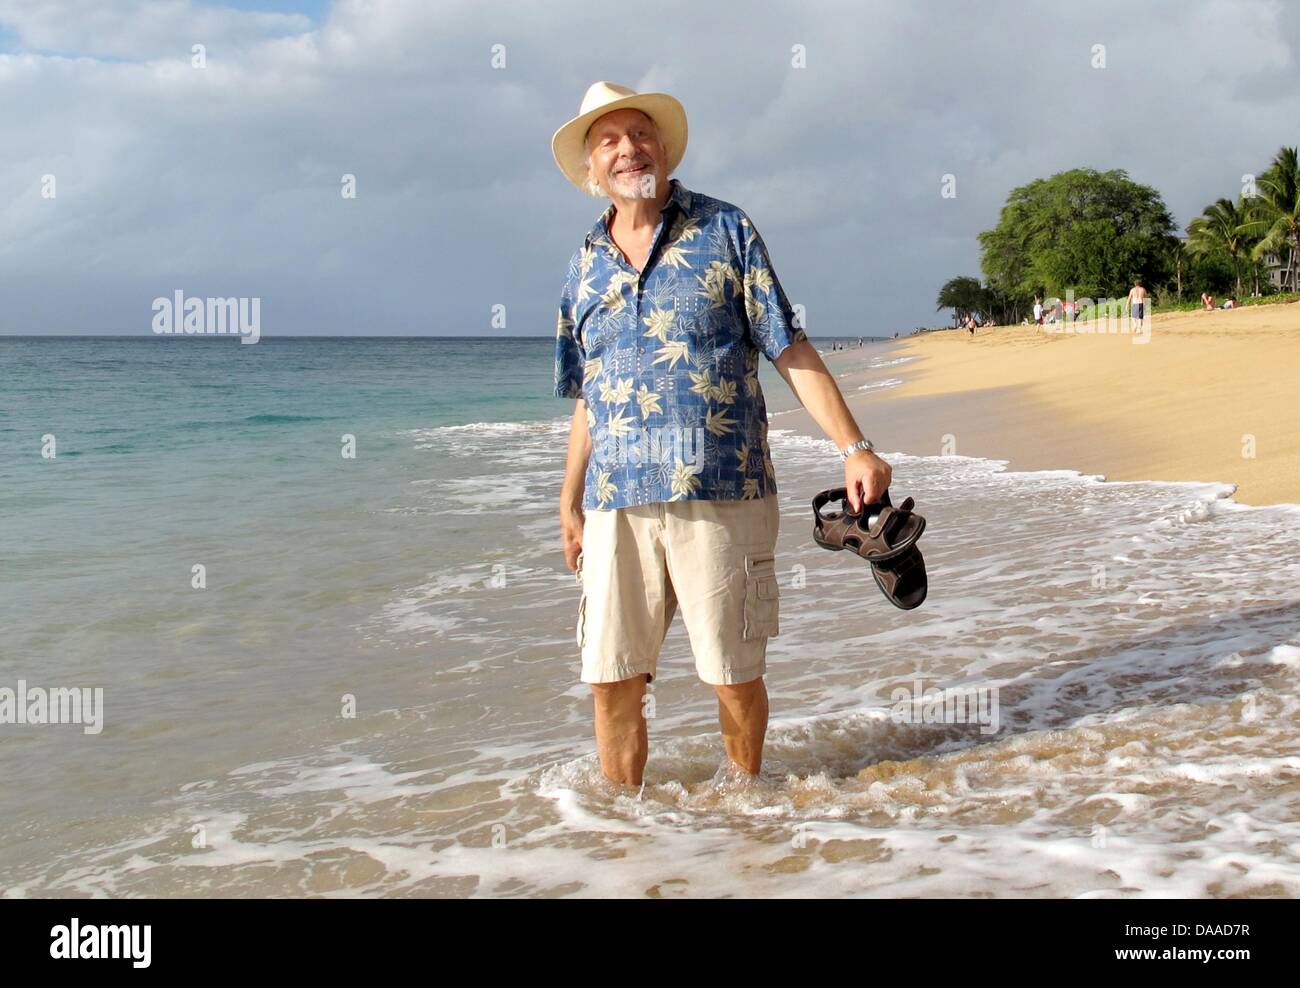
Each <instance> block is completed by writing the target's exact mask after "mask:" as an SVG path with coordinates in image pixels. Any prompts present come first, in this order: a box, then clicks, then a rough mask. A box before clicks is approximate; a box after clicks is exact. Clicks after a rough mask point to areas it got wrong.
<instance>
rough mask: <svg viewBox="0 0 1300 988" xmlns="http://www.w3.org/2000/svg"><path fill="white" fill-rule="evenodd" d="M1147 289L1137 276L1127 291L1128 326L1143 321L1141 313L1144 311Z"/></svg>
mask: <svg viewBox="0 0 1300 988" xmlns="http://www.w3.org/2000/svg"><path fill="white" fill-rule="evenodd" d="M1146 302H1147V290H1146V286H1145V285H1143V284H1142V279H1141V278H1137V279H1135V280H1134V282H1133V287H1132V288H1130V289H1129V292H1128V305H1129V310H1128V318H1129V326H1130V327H1132V326H1133V324H1135V323H1141V322H1142V321H1143V318H1142V317H1143V314H1144V313H1145V312H1146Z"/></svg>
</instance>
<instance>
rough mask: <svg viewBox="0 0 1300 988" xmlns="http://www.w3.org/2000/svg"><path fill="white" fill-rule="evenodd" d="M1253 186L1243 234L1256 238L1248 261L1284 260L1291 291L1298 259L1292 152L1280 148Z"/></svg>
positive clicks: (1297, 166)
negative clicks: (1255, 192)
mask: <svg viewBox="0 0 1300 988" xmlns="http://www.w3.org/2000/svg"><path fill="white" fill-rule="evenodd" d="M1255 184H1256V188H1257V190H1258V193H1259V194H1258V195H1256V196H1254V197H1252V198H1251V200H1250V205H1249V206H1248V207H1247V210H1246V212H1247V218H1246V222H1245V224H1244V228H1245V230H1246V231H1247V232H1248V233H1249V234H1250V235H1252V236H1254V237H1257V238H1258V242H1257V243H1256V244H1255V246H1254V249H1253V250H1252V251H1251V258H1252V259H1253V260H1259V259H1261V258H1262V257H1263V256H1264V255H1265V254H1277V255H1278V256H1279V257H1282V258H1285V260H1286V270H1287V281H1288V282H1289V283H1290V289H1291V291H1295V290H1296V271H1297V259H1298V258H1300V163H1298V162H1297V155H1296V149H1295V148H1293V147H1290V148H1289V147H1283V148H1280V149H1279V150H1278V152H1277V154H1276V155H1275V156H1274V158H1273V164H1272V165H1270V166H1269V168H1268V171H1266V172H1265V173H1264V174H1263V175H1261V176H1260V177H1259V180H1258V181H1257V182H1256V183H1255Z"/></svg>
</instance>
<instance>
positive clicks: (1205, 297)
mask: <svg viewBox="0 0 1300 988" xmlns="http://www.w3.org/2000/svg"><path fill="white" fill-rule="evenodd" d="M1201 308H1203V309H1207V310H1210V309H1213V308H1214V296H1213V295H1211V294H1210V293H1209V292H1201Z"/></svg>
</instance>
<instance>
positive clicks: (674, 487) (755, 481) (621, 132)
mask: <svg viewBox="0 0 1300 988" xmlns="http://www.w3.org/2000/svg"><path fill="white" fill-rule="evenodd" d="M685 146H686V116H685V111H684V110H683V109H682V107H681V104H680V103H678V102H677V100H675V99H673V97H671V96H668V95H667V94H664V93H645V94H638V93H634V92H633V91H632V90H630V89H627V88H625V87H623V86H618V85H615V84H613V83H608V82H598V83H595V84H593V85H592V86H591V87H590V88H589V89H588V90H587V94H586V96H585V97H584V99H583V101H582V109H581V111H580V113H579V115H578V116H577V117H574V118H573V119H572V120H570V121H569V122H568V123H566V124H565V125H564V126H563V127H561V128H560V129H559V130H558V131H556V133H555V136H554V138H553V139H552V152H553V154H554V156H555V160H556V163H557V164H558V165H559V166H560V170H561V171H562V172H563V173H564V174H565V176H566V177H567V178H568V179H569V181H570V182H572V183H573V184H574V185H575V186H577V187H578V188H579V189H581V190H583V191H584V192H588V193H589V194H592V195H596V194H599V195H603V196H608V197H609V199H610V200H612V201H611V203H610V205H609V207H608V208H607V209H606V210H605V212H604V214H603V215H602V216H601V217H600V218H599V219H598V220H597V221H596V223H595V225H594V226H593V227H592V228H591V230H590V232H588V233H587V235H586V238H585V240H584V241H583V243H582V245H581V246H580V247H579V248H578V250H577V252H576V253H575V254H574V255H573V257H572V258H571V260H570V262H569V275H568V278H567V280H566V282H565V287H564V291H563V294H562V295H561V301H560V306H559V312H558V318H557V328H556V357H555V394H556V396H557V397H565V398H573V399H576V401H575V403H574V410H573V418H572V425H571V428H570V432H569V441H568V456H567V461H566V463H565V468H564V481H563V484H562V489H561V493H560V504H559V514H560V529H561V538H562V541H563V547H564V560H565V563H566V565H567V566H568V567H569V569H571V570H575V571H576V574H577V577H578V580H579V581H580V584H581V587H582V595H581V599H580V600H579V604H578V617H577V642H578V646H579V648H580V649H581V655H582V672H581V681H582V682H584V683H588V684H590V686H591V691H592V694H593V695H594V698H595V733H596V747H597V751H598V752H599V755H600V765H601V770H602V772H603V773H604V775H605V777H606V778H608V779H609V780H611V781H613V782H616V783H623V784H628V785H640V784H641V782H642V773H643V771H644V768H645V763H646V758H647V755H648V742H647V731H646V721H645V715H644V709H645V708H644V704H643V701H644V698H645V694H646V685H647V683H649V682H651V681H652V680H653V678H654V675H655V673H656V666H657V661H658V656H659V650H660V646H661V645H662V643H663V639H664V636H665V635H666V633H667V631H668V627H669V625H670V624H671V623H672V620H673V616H674V614H675V613H676V611H677V609H678V608H679V607H680V609H681V611H682V617H683V619H684V621H685V623H686V630H687V633H688V634H689V636H690V643H691V650H692V652H693V653H694V656H695V666H696V671H697V673H698V675H699V678H700V679H701V681H703V682H704V683H706V684H708V685H710V686H712V687H713V689H714V690H715V691H716V693H717V698H718V719H719V722H720V724H721V728H722V739H723V743H724V746H725V748H726V753H727V756H726V760H725V761H724V763H723V765H722V766H721V767H720V769H719V775H720V776H722V777H749V776H754V775H757V774H758V772H759V769H760V766H761V763H762V755H763V741H764V737H765V735H766V732H767V715H768V703H767V690H766V687H765V685H764V682H763V676H764V674H765V672H766V668H767V667H766V651H767V641H768V638H769V637H772V636H774V635H776V634H778V633H779V626H778V613H777V612H778V596H779V592H778V585H777V570H776V555H775V549H776V537H777V528H778V525H779V521H780V509H779V506H778V500H777V489H776V474H775V471H774V470H773V467H772V459H771V452H770V450H769V448H768V442H767V426H768V423H767V411H766V405H765V403H764V400H763V391H762V388H761V387H760V386H759V381H758V367H759V358H760V355H761V356H762V357H765V358H766V359H768V360H770V361H772V362H773V364H775V366H776V369H777V370H778V372H779V373H780V374H781V376H782V378H784V380H785V382H786V383H787V384H788V385H789V386H790V389H791V390H792V391H793V392H794V393H795V395H796V396H797V397H798V399H799V401H800V402H801V403H802V404H803V406H804V407H805V408H806V409H807V410H808V412H809V413H810V414H811V415H812V417H813V419H814V420H815V421H816V422H817V424H818V425H819V426H820V427H821V428H822V430H823V431H824V432H825V433H826V435H827V436H829V437H830V438H831V439H832V440H833V441H834V444H835V447H836V448H837V449H838V450H839V451H840V459H841V463H842V469H843V483H844V486H845V487H846V488H847V489H848V495H849V501H850V504H851V505H852V506H853V507H854V509H855V510H856V509H857V508H859V507H860V506H861V505H862V504H863V503H864V502H865V503H870V502H872V501H875V500H877V499H878V498H879V496H880V495H881V494H883V493H884V491H885V490H886V489H887V488H888V487H889V482H890V477H891V473H892V471H891V469H890V467H889V464H887V463H886V462H885V461H884V460H882V459H881V458H880V457H878V456H877V455H876V454H875V453H874V451H873V450H872V448H871V444H870V443H869V442H868V441H867V440H866V439H865V438H863V435H862V432H861V430H860V429H859V428H858V425H857V423H856V422H855V421H854V419H853V415H852V414H851V413H850V412H849V409H848V406H847V405H846V404H845V402H844V397H843V395H842V394H841V393H840V390H839V386H838V385H837V384H836V382H835V378H834V376H833V375H832V374H831V373H830V371H828V370H827V369H826V365H825V364H824V363H823V362H822V359H821V357H820V355H819V354H818V353H817V350H816V348H815V347H814V346H813V345H812V343H811V342H810V341H809V339H808V337H807V334H806V333H805V332H804V331H803V329H802V328H801V327H800V326H799V324H798V320H797V318H796V316H795V312H794V309H793V307H792V306H791V305H790V302H789V299H788V298H787V297H786V294H785V292H784V290H783V289H782V288H781V284H780V282H779V281H778V280H777V278H776V273H775V272H774V271H773V270H772V266H771V260H770V258H769V257H768V255H767V248H766V245H765V244H764V242H763V238H762V237H761V236H760V235H759V232H758V230H757V229H755V226H754V224H753V222H752V221H751V220H750V219H749V217H748V215H746V213H745V212H744V211H743V210H741V209H739V208H738V207H736V206H733V205H731V204H730V203H727V202H724V201H722V200H719V199H714V198H712V197H710V196H707V195H703V194H701V193H699V192H693V191H691V190H690V189H688V188H687V187H686V186H685V185H683V184H682V182H681V181H680V180H679V179H673V180H671V181H669V175H670V174H671V173H672V172H673V170H674V169H675V168H676V167H677V164H678V162H680V161H681V158H682V155H683V153H684V152H685ZM669 447H671V449H669ZM634 450H636V451H637V452H633V451H634ZM832 462H833V461H832ZM836 468H837V469H839V468H840V464H837V465H836Z"/></svg>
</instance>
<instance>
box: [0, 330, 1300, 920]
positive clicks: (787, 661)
mask: <svg viewBox="0 0 1300 988" xmlns="http://www.w3.org/2000/svg"><path fill="white" fill-rule="evenodd" d="M817 342H818V345H819V346H824V347H826V348H827V349H828V348H829V340H825V341H823V340H820V339H819V340H818V341H817ZM553 349H554V343H553V340H551V339H549V338H540V337H537V338H494V339H481V338H476V339H470V338H451V337H444V338H426V339H413V338H404V339H370V338H368V339H360V338H346V339H336V338H312V339H305V338H296V339H295V338H274V337H263V338H262V340H261V342H259V343H258V344H257V345H256V346H241V345H240V344H239V341H238V339H235V338H196V337H178V338H170V339H169V338H160V337H149V338H108V337H98V338H90V337H64V338H43V339H34V338H29V337H17V338H15V337H0V452H2V453H3V455H2V456H0V629H3V630H2V631H0V689H4V688H10V689H15V690H16V689H17V688H18V684H19V681H22V682H23V683H25V684H26V688H27V689H28V690H30V689H32V688H33V687H38V688H47V689H54V688H61V687H62V688H90V689H94V688H102V690H103V694H102V695H103V709H102V714H103V720H102V730H100V731H99V732H98V733H87V732H86V731H85V730H83V727H82V726H80V725H77V724H33V723H26V724H18V723H0V819H2V820H3V822H2V823H0V894H4V895H6V896H16V897H21V896H105V895H111V896H250V897H266V896H302V895H318V896H483V897H515V896H564V895H582V896H589V895H595V896H637V897H640V896H649V897H667V896H691V897H693V896H701V897H702V896H764V897H767V896H778V897H779V896H878V897H894V896H972V897H973V896H1061V895H1066V896H1083V897H1089V896H1101V897H1111V896H1114V897H1121V896H1153V895H1159V896H1166V895H1168V896H1192V897H1196V896H1235V895H1242V896H1282V895H1286V896H1295V895H1298V894H1300V853H1297V851H1296V848H1297V847H1300V750H1298V749H1297V744H1296V725H1297V716H1298V714H1300V690H1298V689H1297V687H1298V686H1300V638H1298V637H1297V631H1298V629H1300V603H1298V602H1297V594H1296V588H1297V587H1298V586H1300V526H1297V524H1296V522H1297V517H1298V514H1300V508H1297V507H1296V506H1288V505H1282V506H1272V507H1262V508H1251V507H1245V506H1242V505H1238V504H1236V503H1235V502H1234V501H1232V500H1231V499H1230V497H1229V496H1228V495H1230V493H1231V488H1230V487H1228V486H1227V485H1224V484H1210V483H1204V484H1197V483H1185V484H1170V483H1148V482H1134V483H1104V482H1101V481H1100V480H1099V479H1098V478H1095V477H1088V476H1083V475H1080V474H1078V473H1074V472H1072V471H1038V472H1014V471H1009V470H1007V469H1006V465H1005V464H1004V463H1002V462H1001V461H992V460H986V459H980V458H972V457H959V456H922V455H912V454H909V453H908V452H906V451H890V450H887V449H882V450H881V452H882V455H884V456H885V457H886V459H888V460H889V461H890V463H891V464H892V465H893V467H894V477H895V480H894V488H895V491H900V490H901V491H902V492H903V493H905V494H911V495H913V496H914V497H915V498H916V500H917V502H918V510H922V511H923V513H924V514H925V515H926V517H927V519H928V520H929V527H928V528H927V532H926V535H925V537H924V539H923V540H922V543H921V547H922V549H923V551H924V553H925V557H926V563H927V568H928V571H929V576H930V588H931V589H930V597H929V599H928V600H927V601H926V603H925V604H924V605H922V607H921V608H920V609H918V610H917V611H912V612H901V611H897V610H895V609H894V608H892V607H890V606H889V605H888V604H887V603H886V602H885V601H884V599H883V598H882V597H881V596H880V594H879V592H878V591H877V590H876V588H875V586H874V584H873V583H872V581H871V579H870V575H869V573H868V572H867V569H866V565H865V564H864V563H863V562H862V561H861V560H858V559H856V558H853V557H850V556H849V554H847V553H828V552H825V551H824V550H822V549H820V548H818V547H817V546H816V545H815V544H814V543H813V541H812V537H811V511H810V507H809V504H810V501H811V499H812V496H813V494H815V493H816V492H817V491H818V490H820V489H822V488H824V487H830V486H836V485H837V483H838V482H839V461H838V458H837V457H836V456H835V453H834V451H833V449H832V447H831V445H830V444H829V442H827V441H825V440H822V439H817V438H812V437H808V436H802V435H799V434H797V433H795V432H793V431H792V430H789V429H784V428H783V427H782V415H783V413H784V412H785V411H786V410H788V409H790V408H794V407H797V402H795V401H794V399H793V396H792V395H791V394H790V393H789V390H788V389H787V388H786V387H785V385H784V382H782V381H781V379H780V378H779V376H778V375H777V374H776V372H775V369H774V368H773V367H772V366H771V364H770V363H768V362H766V361H764V362H763V363H762V367H761V372H760V380H761V381H762V384H763V388H764V391H765V393H766V395H767V398H768V407H769V410H770V411H771V413H772V416H771V432H770V441H771V445H772V450H773V459H774V462H775V465H776V474H777V483H778V487H779V491H780V498H781V505H782V523H781V535H780V539H779V542H778V549H777V569H778V573H779V575H780V584H781V634H780V635H779V636H778V637H776V638H773V639H772V640H771V642H770V644H769V649H768V677H767V681H768V691H769V694H770V697H771V725H770V728H769V732H768V742H767V748H766V752H765V760H764V769H763V774H762V777H761V778H760V779H759V780H758V781H757V782H755V783H751V784H747V785H723V786H718V785H715V784H714V775H715V772H716V771H717V769H718V766H719V764H720V762H721V761H722V759H723V751H722V746H721V740H720V737H719V734H718V725H717V719H716V718H717V701H716V697H715V695H714V693H713V691H712V689H710V688H708V687H706V686H704V685H703V684H701V683H699V681H698V680H697V679H696V678H695V673H694V668H693V664H692V661H691V656H690V649H689V642H688V640H687V637H686V633H685V628H684V626H683V625H682V622H681V619H680V617H679V618H678V619H677V620H676V622H675V623H674V625H673V628H672V630H671V631H670V632H669V635H668V638H667V640H666V641H665V643H664V649H663V653H662V655H661V658H660V665H659V675H658V677H657V679H656V682H655V683H654V685H653V687H652V689H653V691H654V694H655V698H656V715H655V717H654V718H653V720H652V721H651V724H650V746H651V747H650V758H649V763H648V765H647V768H646V776H645V778H646V783H645V786H644V787H643V788H642V789H640V790H639V791H638V790H633V791H630V792H629V791H626V790H624V789H621V788H619V787H613V786H610V785H608V784H607V783H606V782H605V781H604V780H603V777H602V776H601V774H600V770H599V765H598V763H597V761H596V756H595V746H594V739H593V737H592V723H591V716H592V701H591V694H590V690H589V688H588V687H587V686H586V685H584V684H582V683H580V682H579V681H578V670H579V662H578V655H577V646H576V642H575V640H574V618H575V615H576V608H577V603H578V588H577V586H576V584H575V581H574V578H573V574H572V573H571V572H569V571H568V570H567V569H566V568H565V566H564V562H563V557H562V555H561V553H560V544H559V527H558V520H557V516H556V505H557V500H558V493H559V484H560V479H561V476H562V472H563V460H564V453H565V442H566V438H567V432H568V415H569V412H570V410H571V403H570V402H569V401H567V400H564V399H557V398H554V397H552V396H551V386H552V377H551V374H552V357H553ZM903 360H904V358H900V357H898V355H897V354H896V352H895V349H894V346H893V344H892V343H890V342H885V341H881V342H871V343H868V344H867V345H866V346H864V347H862V348H855V349H853V350H850V351H848V352H847V353H845V354H837V355H836V362H835V364H834V369H835V371H836V372H837V375H839V376H846V375H847V374H848V373H849V372H850V371H853V372H862V373H865V375H866V378H867V380H866V383H865V384H863V385H862V386H861V390H863V391H868V392H878V393H887V392H888V390H890V389H891V388H892V387H893V386H896V385H897V384H898V382H899V380H900V375H905V374H906V372H907V368H906V364H905V362H903ZM350 452H351V453H354V455H345V454H347V453H350ZM51 453H52V454H53V455H49V454H51ZM895 500H897V498H895ZM945 688H946V689H948V690H949V691H950V694H949V695H950V696H958V695H964V696H973V697H978V698H979V704H978V705H977V706H976V708H975V709H976V710H977V711H986V712H991V713H992V714H994V717H995V719H994V720H989V719H985V720H975V719H966V720H956V719H954V716H953V715H952V714H951V712H950V713H949V715H948V716H946V717H943V718H939V719H937V720H930V719H927V718H926V717H924V716H923V715H918V714H917V713H916V710H917V709H918V707H917V705H915V704H912V705H910V707H909V705H908V704H902V703H900V702H898V699H897V698H898V696H900V695H910V696H912V697H916V696H917V695H918V694H919V693H923V691H924V690H927V689H931V690H933V689H945ZM900 691H901V692H900ZM908 709H911V710H912V711H913V712H912V714H911V716H910V718H909V716H907V710H908ZM930 709H933V708H930ZM991 728H996V729H995V730H991Z"/></svg>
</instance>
